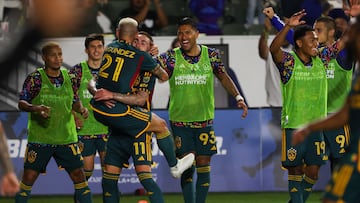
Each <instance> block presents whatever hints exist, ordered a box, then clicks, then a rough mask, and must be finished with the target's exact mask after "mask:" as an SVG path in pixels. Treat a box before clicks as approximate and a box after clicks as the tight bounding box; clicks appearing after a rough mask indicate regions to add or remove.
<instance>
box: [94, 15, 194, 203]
mask: <svg viewBox="0 0 360 203" xmlns="http://www.w3.org/2000/svg"><path fill="white" fill-rule="evenodd" d="M116 33H117V38H118V39H119V40H118V41H114V42H112V43H111V44H109V45H108V46H107V47H106V49H105V54H104V61H103V65H102V67H101V69H100V72H99V77H98V80H97V88H99V89H96V90H95V91H92V92H93V93H94V98H93V99H92V101H91V104H92V108H93V109H94V115H95V117H96V118H97V119H98V120H99V121H101V122H103V123H104V124H105V125H108V126H109V128H110V132H111V133H110V136H109V141H108V144H107V151H106V156H105V161H104V163H105V170H104V174H103V181H102V185H103V200H104V202H118V201H119V194H118V193H119V192H118V189H117V181H118V178H119V176H120V173H121V170H122V168H123V167H126V166H128V159H129V157H130V156H131V155H132V157H133V161H134V165H135V170H136V172H137V174H138V177H139V180H140V183H141V184H142V185H143V186H144V188H145V189H146V191H147V192H148V194H149V199H150V201H151V202H163V201H164V200H163V196H162V192H161V190H160V188H159V187H158V185H157V184H156V183H155V182H154V180H153V179H152V175H151V146H150V144H151V136H150V135H149V134H147V133H144V132H147V131H148V132H154V133H156V134H159V135H160V136H163V137H165V136H168V135H170V131H169V130H168V129H167V127H166V122H165V121H164V120H163V119H160V118H159V117H158V116H157V115H156V114H153V113H151V111H148V110H147V109H144V108H141V107H139V106H143V105H144V104H145V102H146V101H147V100H148V91H136V92H134V87H135V86H136V85H137V84H139V83H138V82H140V81H139V80H137V79H138V78H139V77H140V78H141V77H144V76H146V74H147V73H148V72H150V73H153V74H154V75H156V76H157V77H158V78H159V79H160V80H167V79H168V76H167V74H166V72H164V70H162V68H161V67H160V66H159V65H158V64H157V63H156V61H155V60H153V59H152V58H151V56H150V55H149V54H148V53H146V52H143V51H140V50H138V49H136V48H135V47H133V46H131V45H130V43H131V42H133V41H134V37H135V35H136V34H137V22H136V21H135V20H134V19H132V18H123V19H121V20H120V22H119V26H118V29H117V32H116ZM145 82H149V81H145ZM140 86H141V83H140ZM109 93H110V94H109ZM112 100H115V101H118V102H112ZM127 103H132V104H134V105H126V104H127ZM191 155H192V154H190V156H187V159H183V160H185V161H184V162H182V161H177V165H175V166H174V167H172V168H171V172H172V173H173V175H174V173H175V174H181V173H182V171H184V170H185V169H187V168H189V167H190V166H191V165H192V162H193V160H194V156H193V155H192V156H191ZM178 176H179V175H178Z"/></svg>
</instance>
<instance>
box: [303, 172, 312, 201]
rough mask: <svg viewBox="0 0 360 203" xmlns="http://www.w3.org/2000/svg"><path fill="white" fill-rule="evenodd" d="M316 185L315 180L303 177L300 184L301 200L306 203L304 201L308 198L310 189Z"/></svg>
mask: <svg viewBox="0 0 360 203" xmlns="http://www.w3.org/2000/svg"><path fill="white" fill-rule="evenodd" d="M315 183H316V180H314V179H312V178H309V177H308V176H306V175H304V179H303V181H302V182H301V185H302V188H303V200H304V202H306V200H307V199H308V198H309V196H310V194H311V192H312V187H313V186H314V184H315Z"/></svg>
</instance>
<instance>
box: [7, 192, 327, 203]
mask: <svg viewBox="0 0 360 203" xmlns="http://www.w3.org/2000/svg"><path fill="white" fill-rule="evenodd" d="M321 194H322V193H321V192H314V193H312V194H311V195H310V197H309V200H308V201H307V203H315V202H316V203H319V202H321V201H320V198H321ZM288 199H289V195H288V193H286V192H259V193H258V192H252V193H248V192H246V193H244V192H239V193H209V196H208V198H207V201H206V203H273V202H276V203H287V201H288ZM93 200H94V203H101V202H102V200H101V196H99V195H94V198H93ZM139 200H148V199H147V197H146V196H130V195H126V196H122V197H121V200H120V202H121V203H137V202H138V201H139ZM13 202H14V200H13V199H11V198H3V199H0V203H13ZM71 202H72V197H70V196H34V197H32V198H31V199H30V201H29V203H71ZM165 202H169V203H182V202H183V200H182V196H181V194H178V193H176V194H165Z"/></svg>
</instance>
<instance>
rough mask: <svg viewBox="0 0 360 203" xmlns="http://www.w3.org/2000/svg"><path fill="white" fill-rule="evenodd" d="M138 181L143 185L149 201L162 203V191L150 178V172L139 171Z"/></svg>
mask: <svg viewBox="0 0 360 203" xmlns="http://www.w3.org/2000/svg"><path fill="white" fill-rule="evenodd" d="M137 175H138V177H139V180H140V183H141V185H142V186H144V188H145V190H146V192H147V194H148V196H149V200H150V202H151V203H164V197H163V193H162V192H161V190H160V188H159V186H158V185H157V184H156V183H155V181H154V180H153V178H152V174H151V172H139V173H138V174H137Z"/></svg>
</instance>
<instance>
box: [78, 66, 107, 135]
mask: <svg viewBox="0 0 360 203" xmlns="http://www.w3.org/2000/svg"><path fill="white" fill-rule="evenodd" d="M80 64H81V70H82V77H81V84H80V88H79V97H80V100H81V102H82V104H83V106H84V107H86V108H87V109H89V110H91V108H90V100H91V98H92V95H91V94H90V92H89V91H88V89H87V86H88V83H89V81H90V80H91V79H92V78H93V76H92V74H91V72H90V68H89V66H88V65H87V62H86V61H82V62H81V63H80ZM107 133H108V128H107V127H106V126H105V125H103V124H102V123H100V122H98V121H97V120H96V119H95V117H94V114H93V113H92V112H89V117H88V118H87V119H84V120H83V127H82V128H81V129H80V130H79V131H78V135H98V134H107Z"/></svg>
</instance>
